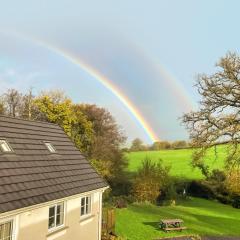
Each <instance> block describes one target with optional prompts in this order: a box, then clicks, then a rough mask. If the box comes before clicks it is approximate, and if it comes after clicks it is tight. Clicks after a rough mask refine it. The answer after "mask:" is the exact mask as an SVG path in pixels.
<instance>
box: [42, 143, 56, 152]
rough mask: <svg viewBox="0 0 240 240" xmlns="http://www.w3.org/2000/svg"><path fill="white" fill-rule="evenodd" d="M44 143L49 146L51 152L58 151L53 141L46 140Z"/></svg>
mask: <svg viewBox="0 0 240 240" xmlns="http://www.w3.org/2000/svg"><path fill="white" fill-rule="evenodd" d="M44 144H45V146H46V147H47V149H48V151H49V152H50V153H56V152H57V150H56V148H55V147H54V146H53V145H52V143H50V142H44Z"/></svg>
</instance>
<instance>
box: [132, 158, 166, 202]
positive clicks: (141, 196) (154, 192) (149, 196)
mask: <svg viewBox="0 0 240 240" xmlns="http://www.w3.org/2000/svg"><path fill="white" fill-rule="evenodd" d="M169 170H170V168H169V167H164V166H163V165H162V161H161V160H159V162H158V163H154V162H152V161H151V160H150V159H148V158H146V159H145V160H144V161H143V162H142V166H141V167H140V168H139V169H138V171H137V174H136V178H135V180H134V183H133V195H134V197H135V199H136V200H137V201H139V202H144V201H149V202H152V203H155V202H156V200H157V198H158V197H159V196H160V194H161V190H162V189H163V188H164V187H165V186H166V184H167V183H168V179H169V175H168V173H169Z"/></svg>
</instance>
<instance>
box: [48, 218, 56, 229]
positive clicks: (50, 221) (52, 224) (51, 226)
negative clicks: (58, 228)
mask: <svg viewBox="0 0 240 240" xmlns="http://www.w3.org/2000/svg"><path fill="white" fill-rule="evenodd" d="M53 227H55V217H51V218H49V219H48V228H53Z"/></svg>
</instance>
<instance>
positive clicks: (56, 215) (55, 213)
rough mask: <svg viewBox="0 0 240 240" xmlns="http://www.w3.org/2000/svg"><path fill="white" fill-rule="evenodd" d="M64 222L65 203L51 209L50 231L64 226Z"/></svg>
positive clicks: (49, 218)
mask: <svg viewBox="0 0 240 240" xmlns="http://www.w3.org/2000/svg"><path fill="white" fill-rule="evenodd" d="M63 222H64V203H63V202H62V203H59V204H56V205H54V206H52V207H50V208H49V217H48V229H53V228H56V227H59V226H62V225H63Z"/></svg>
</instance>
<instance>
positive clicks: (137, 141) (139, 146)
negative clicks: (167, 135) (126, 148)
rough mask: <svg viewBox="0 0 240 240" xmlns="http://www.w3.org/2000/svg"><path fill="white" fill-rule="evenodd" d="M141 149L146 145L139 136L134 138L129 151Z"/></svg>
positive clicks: (144, 148)
mask: <svg viewBox="0 0 240 240" xmlns="http://www.w3.org/2000/svg"><path fill="white" fill-rule="evenodd" d="M143 150H146V146H144V144H143V141H142V140H141V139H139V138H135V139H134V140H133V141H132V145H131V147H130V151H132V152H137V151H143Z"/></svg>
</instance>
